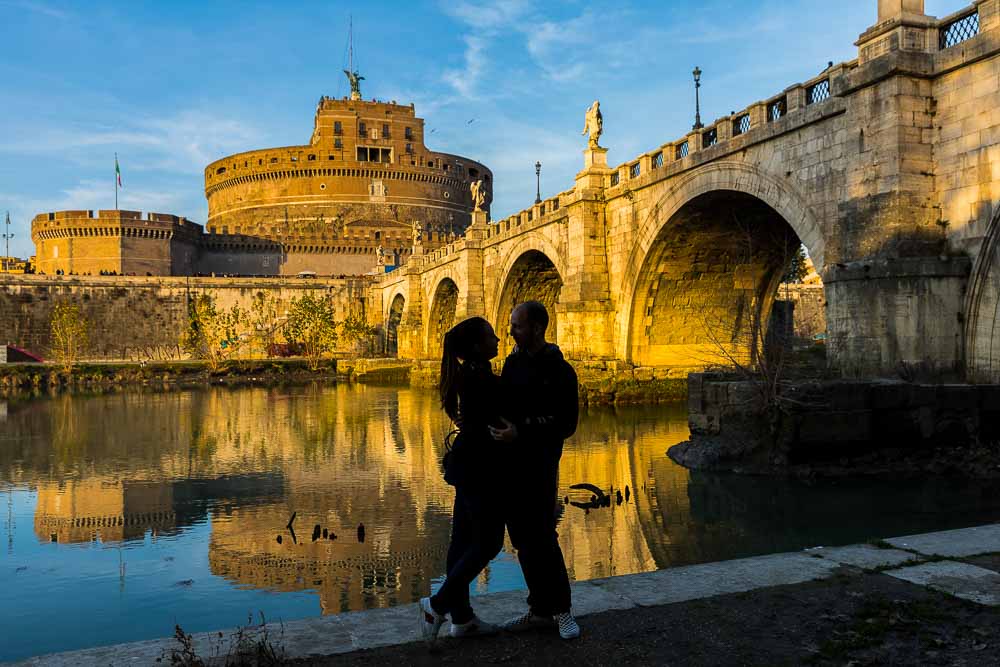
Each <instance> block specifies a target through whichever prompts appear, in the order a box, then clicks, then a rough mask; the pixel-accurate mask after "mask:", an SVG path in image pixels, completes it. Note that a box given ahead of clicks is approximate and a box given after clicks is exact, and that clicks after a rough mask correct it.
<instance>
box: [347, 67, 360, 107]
mask: <svg viewBox="0 0 1000 667" xmlns="http://www.w3.org/2000/svg"><path fill="white" fill-rule="evenodd" d="M344 74H346V75H347V80H348V81H350V82H351V99H352V100H360V99H361V82H362V81H364V80H365V77H363V76H361V75H360V74H359V73H358V72H352V71H351V70H349V69H345V70H344Z"/></svg>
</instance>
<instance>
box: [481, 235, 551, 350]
mask: <svg viewBox="0 0 1000 667" xmlns="http://www.w3.org/2000/svg"><path fill="white" fill-rule="evenodd" d="M562 286H563V278H562V274H561V273H560V272H559V269H558V268H557V266H556V264H555V262H554V261H552V258H551V257H550V256H549V255H547V254H545V253H544V252H542V251H541V250H534V249H525V250H524V251H523V252H522V253H521V254H520V255H518V256H517V257H516V258H515V259H514V261H513V262H512V263H511V264H510V267H509V268H508V269H507V271H506V272H505V273H504V282H503V284H502V288H501V290H500V292H499V298H498V299H497V303H496V308H495V309H494V312H493V322H494V323H495V327H496V331H497V337H498V338H500V344H499V352H500V356H501V358H502V357H504V356H505V355H507V354H509V353H510V351H511V350H512V349H513V347H514V342H513V341H512V340H511V339H510V335H509V331H510V311H511V310H513V309H514V306H516V305H517V304H519V303H522V302H524V301H540V302H541V303H543V304H544V305H545V308H546V310H548V311H549V327H548V329H547V330H546V334H545V337H546V338H547V339H548V340H550V341H553V342H557V341H558V340H559V319H558V315H557V313H556V305H557V304H558V303H559V293H560V292H561V291H562Z"/></svg>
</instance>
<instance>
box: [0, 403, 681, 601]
mask: <svg viewBox="0 0 1000 667" xmlns="http://www.w3.org/2000/svg"><path fill="white" fill-rule="evenodd" d="M9 412H10V414H9V416H8V419H7V421H6V422H5V431H6V436H5V437H4V440H5V446H4V447H3V451H2V452H0V470H2V473H3V477H4V479H6V480H10V481H13V483H14V484H15V486H21V487H22V488H23V487H32V488H35V489H36V490H37V505H36V509H35V517H34V530H35V533H36V535H37V538H38V540H40V541H43V542H57V543H60V544H70V543H86V542H95V541H97V542H101V543H108V542H115V541H125V542H126V543H127V544H128V543H129V541H132V543H134V541H136V540H143V539H146V538H147V537H148V538H150V539H152V540H157V539H160V538H162V537H164V536H169V535H171V534H177V533H179V532H182V531H185V529H186V528H188V527H191V526H196V525H199V524H203V523H206V522H208V523H209V524H210V533H209V534H210V538H209V543H208V545H207V549H208V560H209V565H210V568H211V571H212V572H213V573H214V574H216V575H219V576H222V577H224V578H226V579H227V580H230V581H231V582H233V583H234V584H235V585H237V586H247V587H256V588H264V589H269V590H276V591H300V590H314V591H317V592H318V594H319V597H320V605H321V608H322V610H323V611H324V612H326V613H332V612H339V611H344V610H352V609H363V608H371V607H382V606H391V605H394V604H400V603H405V602H409V601H412V600H415V599H417V598H418V597H419V596H420V595H422V594H426V591H427V590H429V587H430V585H431V581H432V580H433V579H435V578H438V577H440V576H441V575H442V574H443V572H444V562H445V554H446V550H447V543H448V537H449V531H450V515H451V503H452V499H453V489H452V488H451V487H449V486H448V485H447V484H445V482H444V481H443V479H442V477H441V472H440V467H439V461H440V458H441V454H442V447H443V439H444V435H445V434H446V433H447V431H448V428H449V424H448V423H447V421H446V418H445V417H444V415H443V413H442V412H441V410H440V409H439V408H438V406H437V402H436V399H435V397H434V394H433V393H432V392H429V391H420V390H410V389H397V388H388V387H367V386H359V385H338V386H330V387H322V386H310V387H295V388H280V389H239V390H227V389H207V390H201V391H179V392H172V393H141V394H140V393H123V394H113V395H104V396H95V397H86V398H85V397H79V396H77V397H58V398H55V399H52V400H49V401H29V402H26V403H23V404H21V405H16V406H11V408H10V411H9ZM686 436H687V424H686V418H685V415H684V414H683V413H681V412H679V411H678V410H677V409H674V410H670V409H665V408H660V409H658V410H646V411H634V412H632V413H630V414H629V415H628V418H621V417H620V416H618V415H616V414H614V413H613V412H611V411H607V410H605V411H596V412H594V413H592V414H584V415H583V416H582V417H581V423H580V428H579V430H578V432H577V435H576V436H574V438H573V439H572V440H571V441H569V442H568V443H567V446H566V449H565V453H564V456H563V461H562V470H561V485H560V486H561V488H560V500H559V511H560V512H561V515H562V516H561V519H560V540H561V543H562V546H563V549H564V551H565V554H566V559H567V565H568V566H569V568H570V572H571V576H572V577H574V578H575V579H590V578H595V577H603V576H608V575H612V574H625V573H631V572H640V571H647V570H652V569H656V568H657V567H663V566H665V565H667V564H669V563H670V562H673V561H676V560H677V554H672V553H671V542H672V539H675V538H678V537H680V538H681V539H680V540H679V541H680V543H682V544H691V542H690V541H689V540H686V539H683V533H684V531H685V530H686V527H685V525H686V523H687V517H689V515H690V511H689V507H688V492H687V491H688V481H689V480H688V473H687V472H686V471H684V470H683V469H681V468H678V467H676V466H674V465H673V464H671V463H670V461H669V459H667V458H666V456H665V455H664V453H665V451H666V449H667V448H668V447H669V446H670V445H671V444H673V443H675V442H678V441H680V440H682V439H684V438H685V437H686ZM578 483H587V484H590V485H593V486H596V487H598V488H600V489H603V490H605V491H609V490H611V489H612V488H614V489H621V490H623V491H624V488H625V486H626V485H627V486H628V487H629V490H630V494H629V496H630V497H629V500H628V501H627V502H622V503H621V504H620V505H618V504H616V503H615V502H614V501H612V503H611V506H610V507H602V508H593V509H583V508H580V507H577V506H574V505H572V504H565V503H564V501H563V500H562V498H563V497H569V500H571V501H577V502H579V503H580V504H584V503H586V502H587V501H589V500H590V495H591V492H589V491H581V490H573V489H570V488H569V487H570V486H571V485H574V484H578ZM510 493H517V483H516V480H512V481H511V485H510ZM612 493H613V492H612ZM293 512H295V513H296V519H295V524H294V527H295V531H296V535H295V539H294V540H293V539H292V536H291V534H290V531H289V530H288V529H287V528H286V524H287V523H288V520H289V517H290V516H291V515H292V513H293ZM671 517H672V518H673V520H672V521H671V519H670V518H671ZM666 521H671V523H672V526H671V528H670V530H669V531H668V530H667V529H666V525H665V522H666ZM361 523H363V524H364V525H365V527H366V539H365V540H364V542H360V541H359V539H358V536H357V526H358V525H359V524H361ZM317 525H318V526H320V527H321V528H325V529H327V530H328V531H332V532H333V533H334V534H336V535H337V539H335V540H334V539H329V538H327V539H324V538H323V537H322V536H321V537H320V538H319V539H317V540H315V541H313V539H312V537H313V528H314V526H317ZM278 535H281V536H282V537H283V539H282V541H281V543H279V542H278V541H277V539H276V538H277V536H278ZM505 551H506V552H507V554H512V553H513V551H512V550H511V548H510V545H509V543H508V544H507V546H506V547H505ZM511 558H512V556H511ZM680 560H682V561H685V560H689V559H688V558H685V557H681V558H680ZM493 576H494V574H493V573H492V572H491V571H490V570H487V571H486V572H484V574H483V575H482V577H481V580H480V582H479V589H480V590H490V589H491V588H495V586H492V585H491V577H493Z"/></svg>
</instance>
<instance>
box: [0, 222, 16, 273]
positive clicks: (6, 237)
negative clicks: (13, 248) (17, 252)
mask: <svg viewBox="0 0 1000 667" xmlns="http://www.w3.org/2000/svg"><path fill="white" fill-rule="evenodd" d="M4 225H5V228H4V229H5V230H6V231H5V232H4V233H3V234H0V236H2V237H3V240H4V242H5V243H6V246H7V249H6V250H5V251H4V258H3V272H4V273H10V240H11V239H12V238H14V235H13V234H11V232H10V211H7V220H6V222H5V223H4Z"/></svg>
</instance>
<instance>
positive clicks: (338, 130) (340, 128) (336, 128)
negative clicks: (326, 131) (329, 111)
mask: <svg viewBox="0 0 1000 667" xmlns="http://www.w3.org/2000/svg"><path fill="white" fill-rule="evenodd" d="M333 133H334V134H343V133H344V125H343V123H341V122H340V121H339V120H335V121H333Z"/></svg>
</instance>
